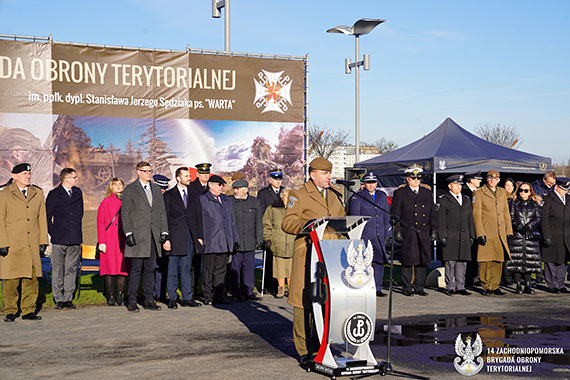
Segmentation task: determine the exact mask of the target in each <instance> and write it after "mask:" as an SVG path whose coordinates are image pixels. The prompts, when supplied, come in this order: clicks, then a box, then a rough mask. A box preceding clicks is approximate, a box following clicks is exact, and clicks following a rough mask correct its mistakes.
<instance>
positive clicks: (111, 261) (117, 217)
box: [97, 178, 129, 306]
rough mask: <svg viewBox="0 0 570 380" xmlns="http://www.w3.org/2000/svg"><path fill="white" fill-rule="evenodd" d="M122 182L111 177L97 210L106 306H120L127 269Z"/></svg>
mask: <svg viewBox="0 0 570 380" xmlns="http://www.w3.org/2000/svg"><path fill="white" fill-rule="evenodd" d="M124 188H125V183H124V182H123V180H122V179H120V178H113V179H112V180H111V182H110V183H109V186H108V187H107V191H106V192H105V199H103V201H102V202H101V204H100V205H99V209H98V210H97V241H98V242H99V250H100V251H101V257H100V271H99V273H100V275H101V276H105V288H106V289H107V305H109V306H114V305H122V304H123V293H124V289H125V283H126V278H127V276H128V272H129V265H128V264H129V262H128V259H125V258H124V257H123V253H124V252H125V233H124V232H123V226H122V223H121V213H120V212H119V210H120V208H121V193H122V192H123V189H124Z"/></svg>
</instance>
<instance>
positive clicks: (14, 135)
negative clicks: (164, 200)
mask: <svg viewBox="0 0 570 380" xmlns="http://www.w3.org/2000/svg"><path fill="white" fill-rule="evenodd" d="M304 70H305V69H304V61H302V60H294V59H291V60H286V59H267V58H251V57H243V56H225V55H212V54H193V53H185V52H174V51H173V52H170V51H168V52H167V51H153V50H136V49H119V48H107V47H91V46H78V45H73V44H62V43H39V42H22V41H13V40H0V181H2V182H5V181H7V180H8V179H9V178H10V171H11V169H12V167H13V166H14V165H16V164H18V163H20V162H29V163H30V164H31V165H32V183H34V184H36V185H38V186H40V187H42V188H43V189H44V191H45V192H46V194H47V191H49V190H51V189H52V188H53V187H54V186H56V185H57V184H58V183H59V172H60V170H61V169H62V168H64V167H73V168H75V169H76V170H77V172H78V175H79V177H80V184H79V186H80V187H81V188H82V189H83V192H84V196H85V200H86V208H87V209H91V210H95V209H96V208H97V206H98V205H99V203H100V202H101V200H102V199H103V196H104V193H105V189H106V188H107V186H108V184H109V181H110V180H111V178H113V177H120V178H123V179H124V180H125V182H126V183H129V182H131V181H133V180H134V179H135V178H136V174H135V169H134V167H135V165H136V163H137V162H139V161H142V160H146V161H149V162H150V163H151V165H152V166H153V169H154V170H155V172H156V173H158V174H163V175H166V176H167V177H169V178H171V179H172V181H171V185H174V184H175V179H174V171H175V170H176V168H178V167H180V166H187V167H191V168H192V167H193V166H194V165H195V164H198V163H201V162H211V163H212V164H213V166H212V172H213V173H216V174H219V175H222V176H224V177H225V178H226V180H227V181H228V182H230V177H231V175H232V173H234V172H237V171H239V172H242V173H243V174H244V175H245V178H246V179H247V180H249V182H250V187H251V188H252V189H253V190H258V189H260V188H262V187H264V186H266V185H267V171H268V170H270V169H272V168H274V167H281V168H283V170H284V172H285V178H284V185H285V186H287V187H293V186H296V185H299V184H301V183H302V181H303V166H304V88H305V75H304Z"/></svg>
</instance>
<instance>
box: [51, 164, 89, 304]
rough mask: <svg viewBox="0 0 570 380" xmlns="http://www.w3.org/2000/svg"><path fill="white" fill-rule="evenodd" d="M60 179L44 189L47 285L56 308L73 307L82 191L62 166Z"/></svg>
mask: <svg viewBox="0 0 570 380" xmlns="http://www.w3.org/2000/svg"><path fill="white" fill-rule="evenodd" d="M59 178H60V179H61V183H60V184H59V186H58V187H56V188H55V189H53V190H51V191H50V192H49V193H48V196H47V199H46V213H47V223H48V232H49V234H50V236H51V244H52V254H51V276H52V280H51V289H52V292H53V298H54V301H55V308H56V309H63V308H69V309H74V308H75V305H74V304H73V302H72V300H73V294H74V293H75V283H76V281H75V279H76V277H77V263H78V262H79V257H80V255H81V243H82V242H83V234H82V231H81V219H82V218H83V193H82V192H81V189H80V188H79V187H77V186H76V185H77V172H76V171H75V169H72V168H64V169H63V170H62V171H61V173H60V174H59Z"/></svg>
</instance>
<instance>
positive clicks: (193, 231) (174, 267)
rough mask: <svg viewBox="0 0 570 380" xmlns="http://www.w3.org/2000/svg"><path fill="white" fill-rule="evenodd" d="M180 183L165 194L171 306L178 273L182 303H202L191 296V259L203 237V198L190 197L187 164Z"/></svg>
mask: <svg viewBox="0 0 570 380" xmlns="http://www.w3.org/2000/svg"><path fill="white" fill-rule="evenodd" d="M175 176H176V182H177V185H176V186H174V187H173V188H172V189H170V190H168V191H166V193H164V206H165V207H166V218H167V219H168V232H169V237H170V245H171V249H170V251H166V252H165V253H166V257H167V259H168V280H167V288H168V298H169V301H168V308H169V309H176V308H177V307H178V306H177V299H178V294H177V292H176V290H177V289H178V274H179V273H180V291H181V293H182V300H181V301H180V304H181V305H182V306H191V307H195V306H201V304H199V303H198V302H196V301H194V300H193V297H192V272H191V270H190V268H191V266H192V258H193V257H194V246H200V247H201V245H202V243H203V239H202V234H203V232H202V212H201V207H200V200H199V199H198V198H196V197H192V198H190V197H189V196H188V185H190V172H189V171H188V168H187V167H180V168H178V169H176V173H175Z"/></svg>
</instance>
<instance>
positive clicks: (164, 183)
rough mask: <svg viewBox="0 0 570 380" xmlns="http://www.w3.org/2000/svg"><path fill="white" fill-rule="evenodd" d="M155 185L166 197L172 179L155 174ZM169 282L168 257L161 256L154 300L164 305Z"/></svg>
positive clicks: (157, 269) (158, 263) (153, 178)
mask: <svg viewBox="0 0 570 380" xmlns="http://www.w3.org/2000/svg"><path fill="white" fill-rule="evenodd" d="M152 180H153V181H154V183H156V184H157V185H158V187H160V191H161V193H162V195H163V196H164V193H165V192H166V190H168V183H169V182H170V178H168V177H167V176H164V175H162V174H155V175H153V176H152ZM167 281H168V257H167V256H166V255H164V254H163V255H160V256H157V257H156V267H155V270H154V299H155V300H160V301H162V302H164V303H167V302H168V299H167V297H166V282H167Z"/></svg>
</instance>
